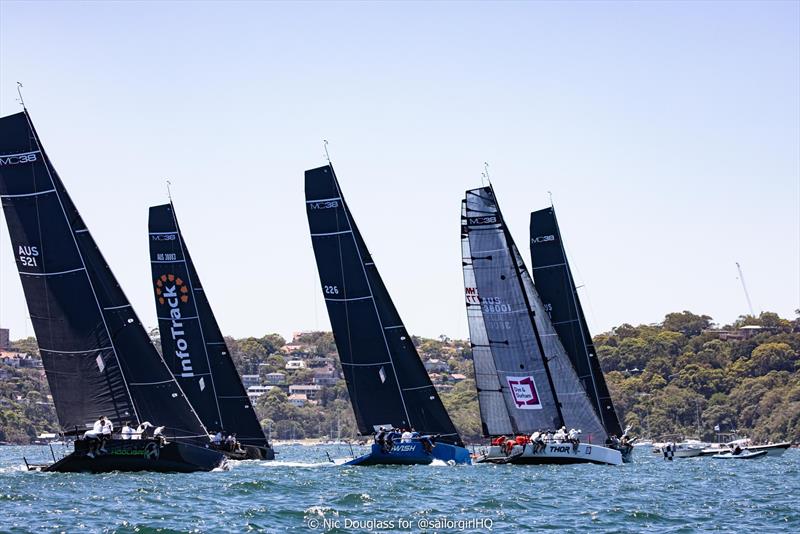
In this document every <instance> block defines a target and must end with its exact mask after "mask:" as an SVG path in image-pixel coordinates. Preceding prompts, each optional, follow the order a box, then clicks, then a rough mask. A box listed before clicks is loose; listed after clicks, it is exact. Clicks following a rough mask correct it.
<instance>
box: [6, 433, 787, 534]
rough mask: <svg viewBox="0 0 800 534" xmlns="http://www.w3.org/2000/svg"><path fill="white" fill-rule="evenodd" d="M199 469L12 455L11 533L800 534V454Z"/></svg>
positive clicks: (314, 451)
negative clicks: (69, 469)
mask: <svg viewBox="0 0 800 534" xmlns="http://www.w3.org/2000/svg"><path fill="white" fill-rule="evenodd" d="M276 450H277V451H278V453H279V455H278V458H279V459H278V460H276V461H273V462H237V463H235V464H233V465H232V466H231V467H230V469H229V470H227V471H220V472H212V473H195V474H153V473H137V474H124V473H111V474H104V475H88V474H60V473H32V472H27V471H25V469H24V466H23V465H22V456H27V457H28V459H29V460H40V461H41V460H44V459H45V458H46V457H47V456H49V454H50V452H49V449H48V448H47V447H0V532H120V533H127V532H131V533H133V532H143V533H147V532H280V533H282V532H341V533H347V532H503V533H506V532H529V531H533V530H549V531H556V532H586V531H597V532H621V533H622V532H624V533H630V532H696V531H728V532H757V533H759V534H761V533H764V532H792V533H796V532H800V450H797V449H792V450H789V451H787V452H786V454H784V455H783V456H782V457H779V458H761V459H756V460H752V461H723V460H715V459H712V458H693V459H682V460H675V461H674V462H666V461H664V460H663V459H661V457H660V456H657V455H654V454H652V453H650V449H649V448H639V449H638V450H637V451H636V452H635V462H634V463H631V464H626V465H624V466H619V467H609V466H595V465H575V466H510V465H507V466H491V465H477V466H455V467H449V466H446V465H433V466H425V467H422V466H411V467H342V466H338V465H334V464H332V463H330V462H329V461H328V458H327V455H326V452H327V453H329V454H330V455H331V456H332V457H333V458H343V457H345V456H348V455H349V453H350V451H349V448H348V447H346V446H335V445H328V446H313V447H305V446H299V445H294V446H285V447H280V446H279V447H277V449H276Z"/></svg>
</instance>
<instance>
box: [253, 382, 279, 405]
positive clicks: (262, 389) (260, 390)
mask: <svg viewBox="0 0 800 534" xmlns="http://www.w3.org/2000/svg"><path fill="white" fill-rule="evenodd" d="M274 387H275V386H250V387H249V388H247V396H248V397H250V401H251V402H255V400H256V399H257V398H259V397H260V396H262V395H263V394H265V393H269V391H270V390H271V389H273V388H274Z"/></svg>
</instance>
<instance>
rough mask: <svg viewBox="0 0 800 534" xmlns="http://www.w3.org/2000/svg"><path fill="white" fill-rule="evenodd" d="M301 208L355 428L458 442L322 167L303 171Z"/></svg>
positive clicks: (336, 188) (340, 197)
mask: <svg viewBox="0 0 800 534" xmlns="http://www.w3.org/2000/svg"><path fill="white" fill-rule="evenodd" d="M305 191H306V210H307V215H308V222H309V229H310V235H311V242H312V245H313V248H314V254H315V258H316V260H317V268H318V271H319V276H320V282H321V285H322V291H323V295H324V299H325V304H326V307H327V309H328V315H329V317H330V321H331V326H332V328H333V334H334V339H335V341H336V347H337V350H338V353H339V359H340V362H341V364H342V370H343V372H344V378H345V382H346V384H347V388H348V392H349V393H350V400H351V403H352V405H353V411H354V412H355V416H356V423H357V425H358V429H359V432H360V433H361V434H362V435H369V434H372V433H373V432H374V431H375V429H376V427H377V426H380V425H393V426H396V427H413V428H415V429H416V430H417V431H418V432H421V433H428V434H439V435H440V436H441V438H440V439H441V440H442V441H444V442H448V443H452V444H457V445H461V444H462V443H461V438H460V437H459V436H458V432H457V431H456V429H455V427H454V426H453V423H452V421H451V420H450V418H449V416H448V415H447V412H446V411H445V409H444V405H443V404H442V402H441V399H440V398H439V394H438V393H437V391H436V388H435V387H434V386H433V384H432V383H431V381H430V378H429V377H428V374H427V372H426V371H425V367H424V366H423V364H422V361H421V360H420V358H419V355H418V354H417V352H416V349H415V348H414V345H413V342H412V340H411V337H410V336H409V335H408V334H407V332H406V329H405V327H404V325H403V322H402V321H401V320H400V316H399V314H398V313H397V310H396V309H395V307H394V304H393V302H392V300H391V298H390V296H389V293H388V291H387V290H386V287H385V286H384V284H383V280H382V279H381V277H380V275H379V274H378V271H377V269H376V268H375V264H374V262H373V261H372V256H371V255H370V253H369V250H368V249H367V247H366V244H365V243H364V240H363V238H362V237H361V233H360V232H359V230H358V227H357V226H356V224H355V221H354V220H353V218H352V214H351V213H350V210H349V208H348V206H347V204H346V202H345V200H344V196H343V194H342V191H341V189H340V187H339V183H338V181H337V180H336V175H335V173H334V171H333V167H332V166H330V165H326V166H324V167H319V168H317V169H312V170H309V171H306V173H305Z"/></svg>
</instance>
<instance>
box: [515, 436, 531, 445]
mask: <svg viewBox="0 0 800 534" xmlns="http://www.w3.org/2000/svg"><path fill="white" fill-rule="evenodd" d="M528 441H529V438H528V436H517V439H516V442H517V445H525V444H526V443H528Z"/></svg>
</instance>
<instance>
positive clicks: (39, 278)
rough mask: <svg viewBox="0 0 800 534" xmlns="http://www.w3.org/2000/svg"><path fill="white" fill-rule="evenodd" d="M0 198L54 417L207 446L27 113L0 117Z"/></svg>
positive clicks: (69, 425) (70, 425)
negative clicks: (135, 426) (107, 422)
mask: <svg viewBox="0 0 800 534" xmlns="http://www.w3.org/2000/svg"><path fill="white" fill-rule="evenodd" d="M0 198H1V199H2V204H3V212H4V213H5V217H6V221H7V223H8V229H9V234H10V237H11V244H12V247H13V249H14V255H15V257H16V260H17V268H18V270H19V275H20V279H21V280H22V287H23V289H24V291H25V298H26V300H27V303H28V310H29V312H30V316H31V322H32V323H33V328H34V331H35V333H36V339H37V341H38V343H39V347H40V351H41V355H42V362H43V364H44V368H45V372H46V374H47V379H48V382H49V384H50V390H51V392H52V395H53V402H54V404H55V407H56V414H57V415H58V419H59V422H60V424H61V427H62V429H63V430H64V431H65V432H73V431H75V430H76V429H77V430H78V431H83V430H84V429H85V428H87V427H91V425H92V423H93V422H94V421H95V420H96V419H97V418H98V417H99V416H100V415H105V416H107V417H109V418H110V419H111V420H112V421H113V422H114V424H115V426H117V427H119V426H120V425H121V423H122V422H124V421H126V420H127V421H131V422H142V421H146V420H147V421H150V422H151V423H153V424H156V425H165V426H166V427H167V428H166V430H165V435H166V436H168V437H170V438H179V439H181V438H182V439H187V440H198V441H208V435H207V433H206V431H205V428H204V427H203V425H202V423H201V422H200V420H199V419H198V417H197V415H196V414H195V413H194V411H193V409H192V407H191V405H190V404H189V403H188V402H187V400H186V398H185V397H184V395H183V392H182V391H181V389H180V387H179V386H178V384H177V382H176V381H175V379H174V378H173V376H172V374H171V373H170V372H169V369H168V368H167V366H166V365H165V364H164V362H163V360H162V359H161V357H160V356H159V355H158V352H156V349H155V347H154V346H153V344H152V342H151V341H150V338H149V337H148V336H147V333H146V332H145V330H144V328H143V327H142V325H141V323H140V322H139V319H138V317H137V316H136V314H135V313H134V311H133V308H131V305H130V303H129V302H128V299H127V298H126V297H125V294H124V293H123V292H122V290H121V289H120V287H119V284H118V283H117V280H116V279H115V277H114V275H113V274H112V272H111V270H110V269H109V267H108V265H107V263H106V261H105V259H104V258H103V256H102V254H101V253H100V250H99V249H98V248H97V245H96V244H95V242H94V239H92V236H91V234H90V233H89V230H88V229H87V228H86V225H85V224H84V223H83V220H82V219H81V216H80V214H79V213H78V210H77V209H76V207H75V205H74V204H73V203H72V200H71V199H70V197H69V195H68V194H67V191H66V189H65V188H64V184H63V183H62V182H61V179H60V178H59V177H58V174H56V171H55V169H54V168H53V165H52V163H51V162H50V160H49V159H48V157H47V155H46V154H45V152H44V149H43V148H42V146H41V142H40V140H39V137H38V136H37V134H36V131H35V129H34V128H33V124H32V123H31V121H30V117H29V116H28V113H27V111H23V112H21V113H16V114H14V115H9V116H7V117H3V118H2V119H0Z"/></svg>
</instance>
